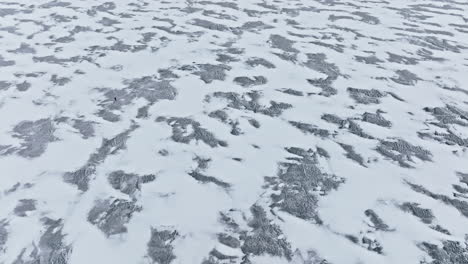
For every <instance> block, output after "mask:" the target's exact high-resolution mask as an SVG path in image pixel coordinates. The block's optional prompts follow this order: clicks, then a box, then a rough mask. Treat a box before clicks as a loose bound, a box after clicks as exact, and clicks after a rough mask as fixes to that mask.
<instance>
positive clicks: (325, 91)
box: [307, 76, 338, 97]
mask: <svg viewBox="0 0 468 264" xmlns="http://www.w3.org/2000/svg"><path fill="white" fill-rule="evenodd" d="M333 81H334V79H333V77H330V76H328V77H327V78H325V79H324V78H318V79H307V82H308V83H310V84H311V85H313V86H315V87H319V88H321V89H322V91H321V92H320V93H319V95H323V96H326V97H330V96H332V95H335V94H337V93H338V91H337V90H336V89H335V88H333V87H332V84H333Z"/></svg>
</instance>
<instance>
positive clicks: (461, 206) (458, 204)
mask: <svg viewBox="0 0 468 264" xmlns="http://www.w3.org/2000/svg"><path fill="white" fill-rule="evenodd" d="M407 184H408V185H409V186H410V187H411V189H412V190H413V191H415V192H418V193H421V194H424V195H426V196H429V197H431V198H432V199H435V200H438V201H441V202H443V203H444V204H446V205H450V206H452V207H454V208H455V209H457V210H458V211H459V212H460V213H461V214H462V215H463V216H465V217H468V203H467V202H465V201H462V200H458V199H454V198H450V197H448V196H445V195H443V194H436V193H433V192H431V191H429V190H428V189H426V188H424V187H423V186H421V185H417V184H413V183H410V182H407Z"/></svg>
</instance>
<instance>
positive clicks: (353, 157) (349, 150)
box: [339, 143, 367, 167]
mask: <svg viewBox="0 0 468 264" xmlns="http://www.w3.org/2000/svg"><path fill="white" fill-rule="evenodd" d="M339 145H340V146H341V147H342V148H343V149H344V150H345V151H346V157H347V158H348V159H351V160H354V161H355V162H357V163H359V165H361V166H363V167H367V166H366V165H365V164H364V159H363V158H362V156H361V155H359V154H358V153H356V151H354V148H353V146H351V145H346V144H343V143H339Z"/></svg>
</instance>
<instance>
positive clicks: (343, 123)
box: [321, 114, 374, 139]
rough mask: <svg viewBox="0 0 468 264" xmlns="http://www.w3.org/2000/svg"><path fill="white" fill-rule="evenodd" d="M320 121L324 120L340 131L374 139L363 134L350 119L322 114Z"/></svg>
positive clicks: (359, 127) (357, 125)
mask: <svg viewBox="0 0 468 264" xmlns="http://www.w3.org/2000/svg"><path fill="white" fill-rule="evenodd" d="M321 119H322V120H325V121H327V122H329V123H333V124H336V125H338V126H339V128H340V129H346V130H348V131H349V132H350V133H352V134H354V135H356V136H359V137H362V138H367V139H374V137H373V136H371V135H369V134H367V133H366V132H364V130H363V129H362V128H361V126H359V124H358V123H356V122H354V121H353V120H352V119H351V118H347V119H342V118H341V117H339V116H337V115H333V114H323V115H322V117H321Z"/></svg>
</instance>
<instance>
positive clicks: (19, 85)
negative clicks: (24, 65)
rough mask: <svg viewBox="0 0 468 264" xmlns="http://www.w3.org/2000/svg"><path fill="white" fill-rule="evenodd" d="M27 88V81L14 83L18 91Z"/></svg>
mask: <svg viewBox="0 0 468 264" xmlns="http://www.w3.org/2000/svg"><path fill="white" fill-rule="evenodd" d="M29 88H31V84H30V83H29V82H27V81H24V82H22V83H18V84H16V89H18V91H20V92H25V91H27V90H28V89H29Z"/></svg>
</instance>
